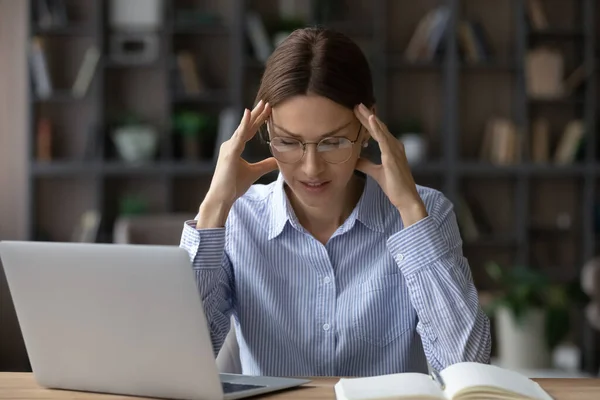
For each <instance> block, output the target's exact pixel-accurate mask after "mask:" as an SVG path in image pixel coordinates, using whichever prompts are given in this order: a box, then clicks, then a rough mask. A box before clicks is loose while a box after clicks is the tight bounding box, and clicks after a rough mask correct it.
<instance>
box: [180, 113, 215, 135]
mask: <svg viewBox="0 0 600 400" xmlns="http://www.w3.org/2000/svg"><path fill="white" fill-rule="evenodd" d="M210 124H211V119H210V116H208V115H206V114H202V113H199V112H194V111H180V112H178V113H177V114H175V117H174V118H173V129H174V130H175V132H177V133H179V134H180V135H183V136H186V137H193V138H199V137H200V136H201V135H202V133H203V132H205V131H206V130H207V128H208V127H209V126H210Z"/></svg>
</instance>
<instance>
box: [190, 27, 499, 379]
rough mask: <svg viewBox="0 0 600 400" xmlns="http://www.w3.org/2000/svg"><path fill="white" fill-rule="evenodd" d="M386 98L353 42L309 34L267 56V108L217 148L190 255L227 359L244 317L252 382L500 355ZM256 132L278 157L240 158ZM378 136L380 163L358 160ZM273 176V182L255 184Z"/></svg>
mask: <svg viewBox="0 0 600 400" xmlns="http://www.w3.org/2000/svg"><path fill="white" fill-rule="evenodd" d="M374 104H375V100H374V96H373V88H372V82H371V75H370V70H369V66H368V63H367V60H366V59H365V57H364V55H363V54H362V53H361V51H360V49H359V48H358V47H357V46H356V44H354V43H353V42H352V41H351V40H350V39H348V38H347V37H345V36H343V35H341V34H339V33H335V32H332V31H329V30H325V29H317V28H306V29H301V30H297V31H295V32H293V33H292V34H291V35H290V36H289V37H288V38H287V40H286V41H285V42H283V43H282V44H281V45H280V46H279V47H278V48H277V49H276V50H275V51H274V53H273V54H272V55H271V57H270V59H269V61H268V62H267V65H266V69H265V72H264V75H263V79H262V82H261V86H260V89H259V91H258V94H257V104H256V106H255V107H254V109H253V110H252V111H249V110H245V111H244V115H243V117H242V121H241V123H240V125H239V127H238V128H237V130H236V131H235V133H234V134H233V135H232V137H231V139H230V140H228V141H226V142H225V143H223V145H222V146H221V148H220V152H219V157H218V161H217V165H216V170H215V173H214V176H213V179H212V182H211V185H210V188H209V190H208V192H207V194H206V196H205V198H204V200H203V201H202V204H201V205H200V208H199V213H198V216H197V218H196V220H195V221H188V222H186V225H185V226H184V231H183V235H182V239H181V247H183V248H185V249H186V250H187V251H188V252H189V254H190V257H191V259H192V262H193V266H194V269H195V271H196V277H197V281H198V287H199V290H200V293H201V296H202V300H203V301H204V307H205V312H206V316H207V319H208V321H209V326H210V330H211V336H212V341H213V346H214V349H215V352H216V353H218V351H219V349H220V348H221V345H222V344H223V341H224V339H225V337H226V335H227V333H228V331H229V329H230V316H231V315H232V314H233V315H234V320H235V325H236V332H237V338H238V342H239V344H240V358H241V364H242V367H243V373H244V374H254V375H272V376H280V375H285V376H319V375H329V376H367V375H378V374H386V373H394V372H405V371H406V372H407V371H418V372H427V368H428V367H427V362H429V363H430V365H431V366H432V367H433V368H435V369H443V368H444V367H446V366H448V365H450V364H453V363H456V362H461V361H476V362H483V363H487V362H489V353H490V346H491V344H490V343H491V340H490V331H489V329H490V328H489V321H488V319H487V318H486V316H485V314H484V313H483V312H482V310H481V308H480V306H479V303H478V297H477V291H476V289H475V287H474V285H473V282H472V278H471V275H470V269H469V265H468V263H467V260H466V259H465V258H464V257H463V255H462V249H461V238H460V236H459V231H458V228H457V224H456V219H455V215H454V213H453V208H452V204H451V203H450V202H449V201H448V200H447V199H446V198H445V197H444V195H443V194H442V193H440V192H438V191H436V190H433V189H430V188H425V187H421V186H417V185H415V182H414V180H413V178H412V176H411V172H410V170H409V167H408V164H407V161H406V157H405V154H404V150H403V148H402V145H401V143H400V142H399V141H397V140H396V139H395V138H394V137H393V136H392V134H391V133H390V132H389V131H388V129H387V127H386V125H385V124H384V123H383V122H382V121H380V120H379V119H378V118H377V116H376V115H375V111H374V110H375V109H374ZM262 128H266V129H262ZM259 129H261V131H262V132H263V133H264V135H265V139H266V141H267V143H268V145H269V147H270V149H271V152H272V154H273V157H271V158H268V159H266V160H263V161H260V162H258V163H255V164H249V163H247V162H246V161H244V160H243V159H242V158H241V154H242V151H243V149H244V145H245V143H246V142H247V141H248V140H250V139H251V138H252V137H253V136H254V135H255V134H256V132H257V131H258V130H259ZM370 137H371V138H373V139H374V140H376V141H377V142H378V144H379V146H380V148H381V154H382V155H381V165H376V164H373V163H372V162H370V161H368V160H366V159H364V158H361V157H360V153H361V149H362V148H364V146H366V144H367V140H368V139H369V138H370ZM276 169H279V171H280V174H279V177H278V178H277V180H276V181H275V182H273V183H271V184H268V185H258V184H255V183H254V182H256V180H258V179H259V178H260V177H261V176H263V175H264V174H266V173H268V172H270V171H273V170H276Z"/></svg>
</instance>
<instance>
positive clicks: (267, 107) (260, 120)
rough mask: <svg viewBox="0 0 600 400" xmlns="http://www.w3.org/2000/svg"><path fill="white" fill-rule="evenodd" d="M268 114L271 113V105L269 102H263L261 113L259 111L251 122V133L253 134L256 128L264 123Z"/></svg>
mask: <svg viewBox="0 0 600 400" xmlns="http://www.w3.org/2000/svg"><path fill="white" fill-rule="evenodd" d="M269 115H271V106H270V105H269V103H265V106H264V107H263V111H262V113H260V115H258V116H257V117H256V119H255V120H254V122H253V123H252V128H251V131H252V132H254V133H253V134H252V135H254V134H255V133H256V131H257V130H258V128H259V127H260V126H261V125H262V124H264V123H265V121H266V119H267V118H269Z"/></svg>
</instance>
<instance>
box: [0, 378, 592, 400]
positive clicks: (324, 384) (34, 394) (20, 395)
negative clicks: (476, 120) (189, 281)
mask: <svg viewBox="0 0 600 400" xmlns="http://www.w3.org/2000/svg"><path fill="white" fill-rule="evenodd" d="M534 380H535V381H537V382H538V383H539V384H540V385H541V386H542V387H543V388H544V389H545V390H546V391H547V392H548V393H549V394H550V395H551V396H552V397H554V398H555V399H556V400H575V399H577V400H598V399H600V379H588V378H582V379H579V378H575V379H534ZM337 381H338V379H337V378H313V381H312V382H311V383H309V384H307V385H305V386H303V387H300V388H298V389H294V390H288V391H284V392H280V393H272V394H269V395H266V396H262V398H266V399H271V400H281V399H294V400H296V399H298V400H303V399H305V400H321V399H322V400H333V399H335V395H334V393H333V385H334V384H335V383H336V382H337ZM255 398H259V397H255ZM9 399H10V400H63V399H65V400H66V399H68V400H135V399H141V398H139V397H137V398H136V397H131V396H113V395H105V394H93V393H83V392H73V391H62V390H49V389H44V388H41V387H40V386H38V385H37V383H36V382H35V381H34V379H33V375H32V374H30V373H11V372H0V400H9Z"/></svg>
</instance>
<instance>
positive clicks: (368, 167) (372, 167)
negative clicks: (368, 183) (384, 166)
mask: <svg viewBox="0 0 600 400" xmlns="http://www.w3.org/2000/svg"><path fill="white" fill-rule="evenodd" d="M354 168H355V169H356V170H358V171H360V172H363V173H365V174H367V175H370V176H372V177H373V178H374V179H375V180H377V178H378V177H379V171H380V170H381V165H378V164H375V163H374V162H372V161H370V160H367V159H366V158H359V159H358V161H357V162H356V166H355V167H354Z"/></svg>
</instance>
